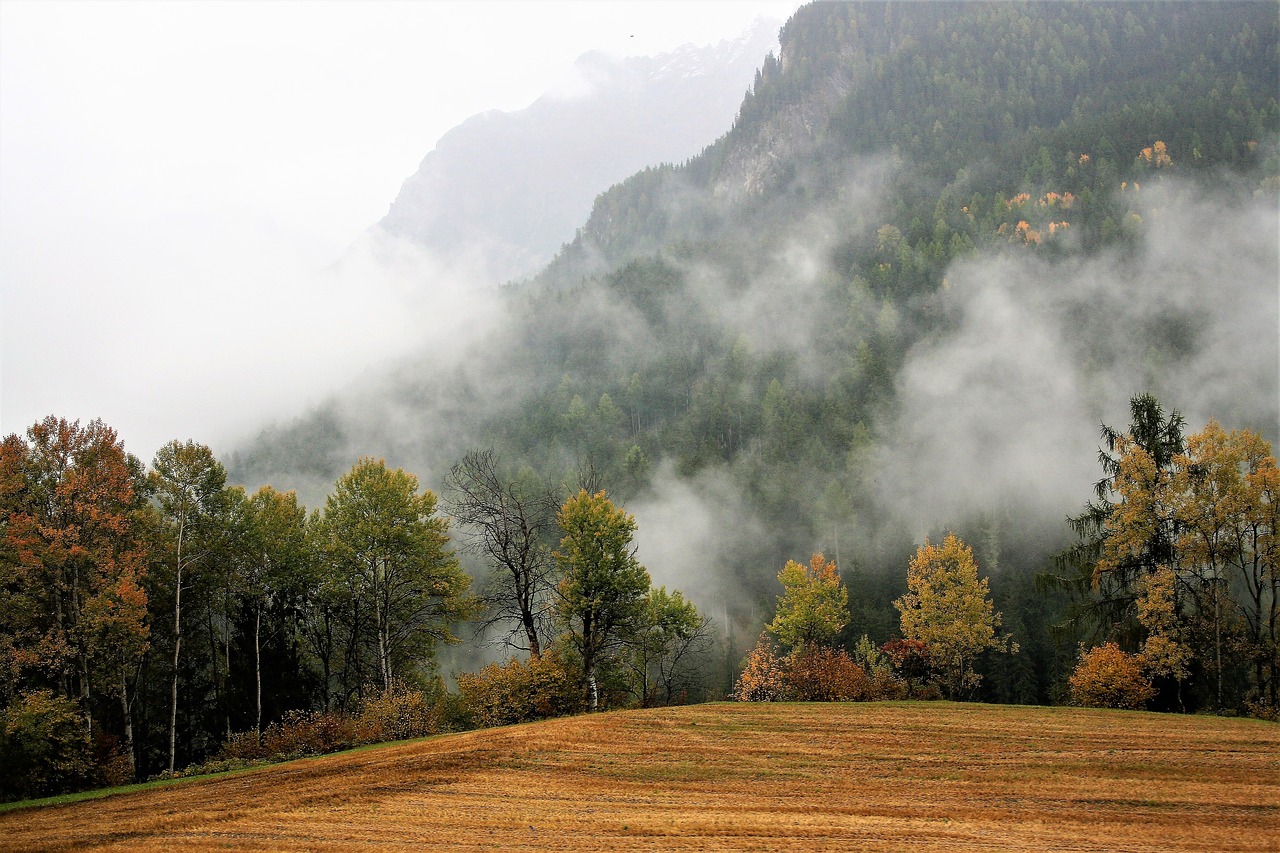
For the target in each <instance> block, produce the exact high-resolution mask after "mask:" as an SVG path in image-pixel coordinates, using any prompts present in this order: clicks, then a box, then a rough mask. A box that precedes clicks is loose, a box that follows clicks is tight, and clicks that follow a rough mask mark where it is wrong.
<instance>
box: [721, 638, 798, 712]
mask: <svg viewBox="0 0 1280 853" xmlns="http://www.w3.org/2000/svg"><path fill="white" fill-rule="evenodd" d="M733 698H734V699H737V700H738V701H739V702H783V701H786V700H787V699H790V698H791V686H790V684H789V683H788V681H787V666H786V662H785V661H784V660H783V659H781V658H779V657H778V655H777V653H776V652H775V651H774V650H773V643H771V642H770V641H769V638H768V637H767V636H765V635H763V634H762V635H761V636H760V641H759V642H757V643H756V647H755V648H754V649H752V650H751V651H750V652H748V653H747V659H746V661H745V663H744V664H743V667H742V675H740V676H738V681H737V683H736V684H735V685H734V687H733Z"/></svg>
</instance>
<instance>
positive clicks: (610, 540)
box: [555, 489, 649, 711]
mask: <svg viewBox="0 0 1280 853" xmlns="http://www.w3.org/2000/svg"><path fill="white" fill-rule="evenodd" d="M557 522H558V523H559V525H560V529H561V530H562V531H563V533H564V536H563V538H562V539H561V540H560V548H559V549H558V550H557V551H556V552H555V558H556V560H557V562H558V563H559V565H560V570H561V581H560V584H559V586H558V587H557V594H558V599H557V602H556V614H557V616H558V617H559V620H560V622H561V624H562V625H563V626H564V628H565V630H566V637H565V639H566V640H567V641H568V643H569V646H570V647H571V648H572V649H573V651H574V652H575V653H576V654H577V655H578V658H579V660H580V661H581V663H582V674H583V678H584V679H585V681H586V688H587V697H588V707H589V708H590V709H591V710H593V711H594V710H596V709H597V708H599V705H600V694H599V675H600V666H601V664H602V663H603V659H604V658H605V657H606V656H607V655H608V654H610V653H611V652H612V651H613V650H614V649H615V648H616V647H617V646H618V644H619V643H620V641H621V640H622V637H623V635H624V633H625V632H626V631H627V630H629V629H630V628H631V627H632V626H633V625H634V624H635V623H636V621H637V620H638V619H639V618H640V616H641V614H642V612H643V608H644V600H645V593H647V592H648V590H649V573H648V572H647V571H646V570H645V568H644V566H642V565H640V562H639V561H638V560H637V559H636V555H635V548H634V547H633V546H632V544H631V540H632V537H633V536H634V535H635V532H636V521H635V518H634V517H633V516H631V515H629V514H627V513H626V512H624V511H623V510H622V509H620V508H619V507H616V506H614V504H613V502H612V501H610V500H609V498H608V497H607V496H606V495H605V493H604V492H603V491H599V492H596V493H595V494H590V493H589V492H588V491H587V490H586V489H581V490H580V491H579V492H578V494H577V495H574V496H573V497H571V498H569V499H568V500H567V501H565V502H564V505H563V506H561V507H560V512H559V514H558V516H557Z"/></svg>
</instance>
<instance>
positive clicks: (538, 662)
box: [458, 651, 582, 727]
mask: <svg viewBox="0 0 1280 853" xmlns="http://www.w3.org/2000/svg"><path fill="white" fill-rule="evenodd" d="M458 694H459V697H460V701H461V705H462V711H463V713H464V715H465V716H467V717H468V718H469V719H470V721H471V722H472V724H473V725H476V726H482V727H483V726H505V725H511V724H513V723H523V722H528V721H530V720H542V719H547V718H549V717H561V716H565V715H566V714H573V713H576V712H577V711H579V710H581V705H582V702H581V696H580V690H579V685H578V679H577V677H576V676H575V674H574V673H573V672H572V671H571V670H570V669H569V667H567V666H566V665H565V663H564V661H563V659H562V658H561V657H560V655H559V654H557V653H556V652H554V651H552V652H548V653H546V654H544V655H542V656H541V657H538V658H530V659H529V660H527V661H520V660H515V659H512V660H509V661H507V662H506V663H505V664H496V663H491V664H489V665H488V666H486V667H484V668H483V669H481V670H480V671H479V672H466V673H462V674H461V675H459V676H458Z"/></svg>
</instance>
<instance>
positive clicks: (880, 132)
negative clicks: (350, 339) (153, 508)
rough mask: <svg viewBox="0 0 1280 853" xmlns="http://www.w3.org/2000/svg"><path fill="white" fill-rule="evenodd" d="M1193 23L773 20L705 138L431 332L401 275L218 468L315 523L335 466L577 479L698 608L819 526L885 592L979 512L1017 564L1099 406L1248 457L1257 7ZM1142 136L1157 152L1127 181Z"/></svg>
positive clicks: (1039, 544)
mask: <svg viewBox="0 0 1280 853" xmlns="http://www.w3.org/2000/svg"><path fill="white" fill-rule="evenodd" d="M1208 9H1209V7H1206V6H1195V5H1193V6H1180V7H1176V8H1173V9H1165V8H1161V7H1158V6H1147V5H1137V6H1132V7H1130V6H1125V7H1121V6H1116V5H1110V4H1088V5H1087V6H1083V7H1082V6H1073V5H1070V4H1067V5H1062V4H1048V5H1040V4H1037V5H1036V6H1034V7H1030V8H1028V7H1024V6H1020V5H1016V4H1015V5H1010V6H1003V7H996V8H992V7H985V6H977V7H969V6H964V5H956V4H945V3H941V4H920V7H919V8H916V7H912V6H895V5H893V4H889V5H884V4H852V5H846V4H817V5H815V6H811V7H806V8H805V9H804V10H802V11H801V12H800V13H798V14H797V15H796V17H795V18H794V19H793V20H792V21H790V22H789V23H788V25H787V27H786V28H784V30H783V32H782V45H783V46H782V50H781V54H780V56H779V57H774V56H772V55H770V57H769V58H768V59H767V60H766V62H765V64H764V65H763V66H762V68H761V71H760V72H758V74H757V79H756V83H755V85H754V87H753V88H752V90H751V91H749V92H748V93H747V97H746V100H745V101H744V103H743V105H742V107H741V108H740V111H739V116H738V119H737V121H736V122H735V124H734V126H733V128H732V129H731V130H730V131H729V132H728V133H726V134H725V135H724V136H723V137H722V138H720V139H719V140H718V141H716V142H715V143H714V144H713V145H710V146H709V147H708V148H707V150H706V151H704V152H703V154H701V155H700V156H699V157H696V158H694V159H692V160H690V161H687V162H685V163H681V164H675V165H671V164H664V165H655V166H654V167H653V168H650V169H647V170H645V171H643V172H640V173H638V174H637V175H635V176H634V177H632V178H630V179H628V180H626V181H624V182H622V183H621V184H619V185H617V186H614V187H613V188H612V189H609V190H608V191H607V192H604V193H603V194H602V195H600V197H599V198H598V199H597V201H596V207H595V210H594V211H593V213H592V216H591V217H590V219H589V220H588V221H587V222H586V223H584V225H583V226H582V227H581V228H580V229H579V232H578V236H577V238H576V239H575V240H574V241H572V242H571V243H570V244H569V245H566V246H565V247H564V248H563V250H562V251H561V253H560V255H559V257H557V258H556V260H555V261H553V262H552V264H551V265H550V266H549V267H548V268H547V269H546V270H545V271H543V272H542V273H540V274H539V275H536V276H534V277H533V278H532V279H531V280H529V281H527V282H523V283H514V284H511V285H508V286H505V287H503V288H502V289H501V290H500V291H499V290H497V289H492V290H490V291H488V292H487V293H486V297H485V298H486V299H488V300H489V301H488V302H486V303H485V304H483V305H474V304H470V305H467V306H466V308H465V311H466V313H465V315H462V314H461V312H459V311H458V310H456V309H455V308H454V306H453V305H452V304H451V303H450V301H449V300H448V298H446V297H445V296H443V295H442V294H440V293H438V292H435V291H433V290H432V289H431V288H432V287H433V286H434V282H432V281H431V280H430V279H429V277H428V278H426V279H424V281H423V291H424V295H423V299H424V305H435V306H437V307H436V310H434V311H433V310H424V311H423V316H424V317H425V318H427V319H426V321H425V323H424V328H423V329H422V337H423V338H424V339H426V340H428V341H429V343H428V344H426V346H424V348H423V350H422V351H421V353H420V354H419V356H417V357H410V358H407V359H405V360H404V361H403V362H402V363H401V364H399V365H398V366H397V367H396V368H395V369H394V370H392V371H389V372H387V373H385V374H382V375H374V376H368V377H366V378H365V379H364V380H362V381H360V382H358V383H356V384H355V385H354V386H353V387H351V388H349V389H347V390H346V391H345V392H343V393H341V394H339V395H336V396H334V397H333V398H331V399H330V400H329V401H327V402H325V403H323V404H322V405H320V406H318V407H317V408H316V409H315V410H314V411H313V412H311V413H310V414H307V415H305V416H302V417H300V418H299V419H298V420H297V421H295V422H293V423H283V424H277V425H276V426H274V427H272V428H270V429H268V430H266V431H265V432H264V433H263V434H262V435H261V436H260V437H259V438H258V439H257V440H256V441H255V442H253V443H251V444H249V445H245V446H243V447H240V448H238V449H236V450H235V451H234V452H233V453H232V454H231V456H230V457H229V467H230V470H231V471H232V474H233V477H235V478H238V479H241V480H243V481H244V482H246V483H251V484H254V483H259V482H271V483H273V484H274V485H276V486H277V487H280V488H296V489H298V490H299V493H300V494H301V495H303V496H305V497H306V499H307V503H308V504H314V503H316V502H317V501H319V500H320V499H321V498H322V496H323V495H324V494H325V491H326V490H327V488H328V487H329V485H330V484H331V483H332V481H333V479H334V477H335V476H336V475H337V474H338V473H339V472H340V471H341V470H344V469H345V467H346V466H347V465H349V464H350V462H351V461H352V460H354V459H355V458H357V457H358V456H360V455H365V454H372V455H376V456H385V457H386V458H387V459H388V461H389V462H392V463H394V464H396V465H399V466H404V467H405V468H406V469H407V470H412V471H415V472H417V473H418V474H419V475H420V476H421V477H422V479H423V482H424V483H425V484H428V485H431V484H434V483H438V482H439V479H440V478H441V476H442V475H443V473H444V472H445V471H447V469H448V468H449V466H450V465H452V464H453V463H454V462H455V461H456V460H457V459H458V458H460V457H461V456H462V454H464V453H466V452H468V451H470V450H473V449H477V448H493V449H495V451H497V452H498V454H499V456H500V457H501V458H502V459H503V460H504V461H505V463H506V464H507V465H509V466H510V467H511V468H512V470H515V469H517V468H519V467H521V466H525V465H527V466H530V467H532V468H533V469H534V470H536V471H538V472H539V473H540V474H542V475H543V476H545V477H547V478H548V479H549V480H550V481H553V482H563V483H572V482H574V479H575V477H576V472H577V471H579V470H580V469H582V468H583V467H584V466H588V465H589V466H592V467H594V468H595V469H597V470H599V471H600V472H601V473H602V475H603V483H604V484H605V486H606V487H607V488H608V489H609V491H610V494H611V495H617V496H619V497H620V498H621V499H622V501H623V502H624V503H625V505H626V506H627V507H628V509H629V510H631V511H633V512H635V514H636V517H637V519H638V521H639V527H640V531H641V534H640V535H641V537H642V538H641V540H640V541H641V545H642V549H641V557H642V559H643V560H645V562H646V565H647V566H648V567H649V568H650V570H651V571H652V572H653V573H654V574H655V576H660V577H663V578H664V579H666V578H669V579H670V582H671V583H675V584H678V585H680V586H681V587H682V588H685V589H698V590H703V591H704V592H703V595H705V596H706V599H705V601H704V603H705V604H706V605H707V606H709V607H711V608H712V609H713V610H714V611H718V610H721V609H723V608H725V607H726V606H727V607H730V608H739V607H746V608H747V609H748V610H750V609H751V608H752V606H753V602H755V600H756V599H758V600H759V601H758V602H755V603H760V602H768V601H770V600H771V597H772V595H773V591H772V584H773V575H774V574H775V573H776V571H777V568H778V567H779V566H781V564H782V562H784V561H785V560H786V559H789V558H793V557H800V556H803V555H804V554H807V553H809V552H810V551H812V550H817V549H824V550H826V551H828V552H829V553H830V552H832V551H833V549H834V548H835V547H837V546H836V543H837V541H839V547H840V550H841V565H842V568H845V569H847V570H851V569H853V568H855V567H857V568H858V569H859V571H863V572H871V573H873V574H876V575H884V576H900V575H901V574H902V572H903V569H904V566H905V562H906V558H907V556H909V551H910V547H909V546H910V545H911V543H913V542H919V541H920V540H921V539H922V538H923V536H924V535H926V534H933V535H935V536H936V535H937V533H938V532H939V531H945V530H947V529H952V528H955V529H958V530H962V529H967V528H974V527H979V528H982V529H987V528H990V527H991V526H992V525H995V526H996V528H998V530H999V531H1000V533H999V535H998V536H997V537H996V538H997V539H1000V538H1008V539H1009V540H1010V541H1009V542H1001V543H998V544H995V543H994V542H993V544H992V545H991V546H990V547H991V548H992V549H994V550H993V553H1003V554H1004V555H1005V560H1004V561H1002V562H1004V563H1007V562H1008V559H1009V555H1010V554H1012V553H1017V554H1020V559H1022V560H1023V561H1024V562H1023V563H1022V564H1021V565H1019V566H1018V567H1017V568H1018V569H1019V570H1020V571H1023V572H1032V571H1036V570H1039V569H1041V568H1043V563H1044V561H1045V559H1046V558H1047V557H1048V555H1050V554H1051V553H1054V552H1055V551H1057V550H1060V549H1061V548H1062V547H1065V545H1066V544H1068V543H1069V541H1070V539H1071V533H1070V531H1069V529H1068V527H1067V525H1066V523H1065V517H1066V515H1067V514H1069V513H1072V512H1074V511H1076V510H1078V509H1079V507H1080V506H1081V505H1082V504H1083V502H1084V501H1085V500H1086V499H1087V498H1088V497H1089V496H1090V488H1091V486H1092V484H1093V483H1094V482H1095V481H1096V480H1097V479H1098V478H1099V477H1100V472H1099V470H1098V466H1097V461H1096V456H1097V449H1098V444H1099V437H1098V431H1099V427H1100V425H1101V424H1103V423H1106V424H1110V425H1114V426H1117V427H1123V426H1124V423H1125V418H1126V417H1127V411H1128V401H1129V399H1130V397H1132V396H1134V395H1136V394H1140V393H1145V392H1149V393H1152V394H1154V395H1155V396H1157V397H1158V398H1159V399H1160V400H1161V401H1162V402H1163V403H1164V404H1165V405H1166V406H1167V407H1169V408H1173V409H1177V410H1178V411H1179V412H1181V413H1183V414H1184V415H1185V416H1186V418H1187V420H1188V423H1189V424H1191V425H1193V426H1198V425H1203V424H1204V423H1205V422H1207V420H1208V419H1209V418H1210V417H1215V418H1217V419H1219V420H1220V421H1221V422H1223V423H1224V424H1229V425H1231V426H1233V427H1237V428H1249V429H1253V430H1257V431H1259V432H1261V433H1262V434H1263V435H1264V436H1266V437H1267V438H1269V439H1271V440H1274V439H1275V438H1276V429H1277V428H1276V424H1277V418H1278V408H1277V391H1276V389H1277V385H1278V379H1277V369H1278V368H1277V364H1278V362H1280V354H1278V349H1277V335H1276V333H1275V328H1276V325H1277V323H1276V319H1277V310H1278V309H1277V291H1276V281H1277V259H1276V246H1275V244H1276V241H1275V239H1274V237H1275V235H1276V233H1277V213H1276V211H1277V208H1276V201H1275V199H1276V196H1275V186H1274V183H1273V182H1268V181H1267V180H1266V178H1267V176H1268V175H1270V174H1273V173H1274V171H1275V162H1276V159H1275V158H1276V151H1275V136H1274V123H1275V107H1274V104H1273V99H1272V97H1271V96H1272V94H1273V93H1272V92H1271V91H1270V89H1269V84H1268V80H1269V79H1270V78H1268V76H1267V74H1268V69H1269V68H1273V67H1274V62H1275V58H1274V53H1275V50H1274V44H1273V43H1272V42H1269V41H1268V38H1269V36H1268V32H1270V31H1269V30H1268V29H1267V28H1268V27H1270V28H1271V30H1273V29H1274V22H1271V21H1269V18H1268V16H1267V15H1266V14H1265V9H1264V8H1263V6H1262V5H1259V4H1233V5H1231V6H1229V7H1221V8H1220V12H1221V14H1220V15H1216V16H1215V15H1213V14H1212V13H1210V12H1209V11H1208ZM1027 27H1031V28H1033V29H1032V31H1033V33H1034V35H1031V36H1027V35H1026V34H1025V31H1026V28H1027ZM1240 27H1244V29H1245V33H1244V35H1249V36H1250V37H1251V38H1252V39H1253V41H1252V42H1245V41H1242V40H1243V36H1242V33H1241V31H1240ZM1250 27H1252V28H1253V29H1249V28H1250ZM1019 29H1021V30H1023V32H1022V34H1020V35H1019V36H1017V37H1013V35H1012V34H1013V33H1016V32H1018V31H1019ZM1197 34H1198V35H1199V36H1202V37H1203V38H1197ZM1250 34H1251V35H1250ZM1205 39H1208V41H1209V42H1211V43H1214V44H1215V45H1216V46H1217V49H1216V50H1214V51H1204V45H1205ZM898 42H900V45H899V44H897V43H898ZM1046 42H1047V43H1049V44H1051V45H1053V48H1052V49H1049V50H1036V49H1035V47H1036V46H1037V45H1040V46H1042V47H1043V45H1044V44H1045V43H1046ZM1157 43H1159V44H1165V45H1171V46H1169V47H1168V48H1167V49H1164V50H1143V49H1141V48H1142V47H1144V46H1146V45H1154V44H1157ZM943 44H946V45H947V47H946V48H945V50H944V49H943V48H942V47H941V46H942V45H943ZM993 45H995V46H999V50H991V49H989V47H990V46H993ZM992 54H997V55H996V56H993V55H992ZM1019 63H1021V64H1019ZM984 82H985V84H986V85H983V84H984ZM1225 92H1230V93H1231V96H1230V97H1229V98H1225V97H1221V94H1222V93H1225ZM908 104H910V108H909V109H904V107H906V105H908ZM957 104H964V105H969V108H968V109H967V110H962V109H959V108H957V106H956V105H957ZM886 105H887V106H888V107H889V109H888V110H885V111H882V109H883V107H884V106H886ZM873 113H874V115H872V114H873ZM1157 140H1159V141H1163V142H1164V143H1165V145H1167V146H1168V151H1169V152H1170V154H1171V156H1172V162H1173V165H1172V166H1171V167H1169V168H1163V169H1159V170H1157V169H1155V168H1153V167H1150V166H1147V165H1145V164H1143V162H1142V161H1141V158H1140V153H1141V150H1142V149H1143V148H1147V147H1149V146H1151V145H1152V144H1153V143H1155V142H1156V141H1157ZM1224 144H1225V145H1226V147H1224ZM1064 192H1066V193H1071V194H1073V196H1074V204H1073V206H1072V207H1071V209H1070V210H1065V209H1064V210H1060V211H1057V212H1055V211H1052V210H1047V209H1046V208H1045V206H1044V205H1043V204H1040V205H1037V201H1038V200H1040V199H1042V198H1044V197H1045V196H1046V195H1047V194H1053V193H1056V194H1061V193H1064ZM1020 193H1024V194H1027V196H1028V198H1027V199H1026V200H1025V201H1020V202H1019V203H1018V204H1017V205H1015V206H1010V205H1008V204H1006V203H1005V202H1007V201H1008V200H1010V199H1017V198H1018V197H1019V194H1020ZM1037 217H1038V219H1037ZM1052 219H1058V220H1059V221H1062V222H1067V223H1069V226H1070V227H1069V228H1063V229H1062V231H1061V233H1059V234H1054V235H1053V236H1052V237H1050V236H1049V234H1048V227H1049V225H1050V220H1052ZM1019 221H1024V222H1026V221H1029V222H1030V223H1032V224H1033V225H1035V227H1036V229H1038V230H1042V231H1044V232H1045V233H1044V235H1043V236H1040V235H1036V241H1037V242H1029V241H1027V240H1026V239H1024V238H1022V237H1019V236H1017V235H1016V234H1014V232H1013V229H1014V226H1015V225H1016V224H1017V223H1018V222H1019ZM1001 226H1004V228H1003V231H1002V228H1001ZM436 298H438V299H439V302H438V303H432V301H431V300H432V299H436ZM433 314H434V315H436V317H437V318H438V322H439V323H440V326H439V327H438V328H436V327H434V321H433V320H432V319H430V318H431V316H432V315H433ZM459 319H462V322H459ZM605 396H607V397H608V400H607V401H606V400H604V399H602V398H603V397H605ZM631 447H637V448H639V450H640V452H641V454H642V456H643V457H644V463H645V464H644V466H643V469H642V470H637V469H635V468H634V466H633V467H632V468H631V469H628V467H627V465H626V453H627V451H628V450H629V449H630V448H631ZM650 519H652V520H650ZM1028 540H1030V541H1033V542H1035V543H1036V545H1034V546H1032V545H1028V544H1027V543H1028ZM992 568H993V569H994V568H995V567H994V566H993V567H992ZM744 598H745V599H746V600H740V599H744ZM726 599H729V600H728V601H726ZM743 630H744V631H747V632H749V631H751V630H752V629H751V628H750V627H749V626H747V625H745V624H744V625H743Z"/></svg>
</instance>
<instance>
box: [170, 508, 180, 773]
mask: <svg viewBox="0 0 1280 853" xmlns="http://www.w3.org/2000/svg"><path fill="white" fill-rule="evenodd" d="M181 652H182V532H181V530H179V532H178V564H177V580H176V582H175V584H174V592H173V680H172V682H171V689H170V694H169V773H170V774H172V773H173V761H174V756H175V755H176V752H177V736H178V662H179V656H180V654H181Z"/></svg>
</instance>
